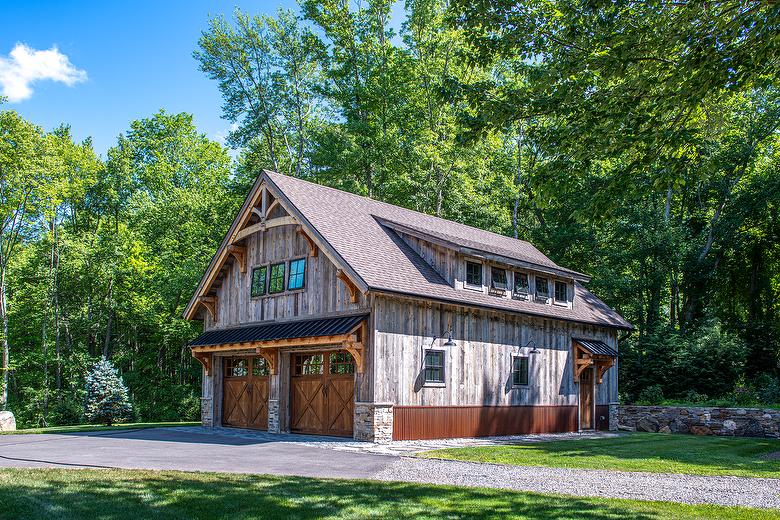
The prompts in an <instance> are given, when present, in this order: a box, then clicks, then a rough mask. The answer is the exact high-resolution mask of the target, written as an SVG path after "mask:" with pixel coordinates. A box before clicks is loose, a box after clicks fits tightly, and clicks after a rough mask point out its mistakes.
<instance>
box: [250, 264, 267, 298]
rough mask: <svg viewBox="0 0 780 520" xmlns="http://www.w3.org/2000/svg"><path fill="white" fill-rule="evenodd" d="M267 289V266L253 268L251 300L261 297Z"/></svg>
mask: <svg viewBox="0 0 780 520" xmlns="http://www.w3.org/2000/svg"><path fill="white" fill-rule="evenodd" d="M267 289H268V266H267V265H264V266H261V267H255V268H254V269H252V290H251V291H250V292H251V294H252V298H256V297H258V296H262V295H264V294H265V291H266V290H267Z"/></svg>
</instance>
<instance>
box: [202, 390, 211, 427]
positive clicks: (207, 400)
mask: <svg viewBox="0 0 780 520" xmlns="http://www.w3.org/2000/svg"><path fill="white" fill-rule="evenodd" d="M200 423H201V425H203V427H205V428H211V427H213V426H214V400H213V399H212V398H211V397H201V398H200Z"/></svg>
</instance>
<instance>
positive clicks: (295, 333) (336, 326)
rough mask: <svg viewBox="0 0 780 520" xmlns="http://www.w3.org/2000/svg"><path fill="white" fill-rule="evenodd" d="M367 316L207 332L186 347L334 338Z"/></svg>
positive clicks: (320, 319) (348, 330)
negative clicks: (319, 337) (321, 337)
mask: <svg viewBox="0 0 780 520" xmlns="http://www.w3.org/2000/svg"><path fill="white" fill-rule="evenodd" d="M367 316H368V314H359V315H356V316H337V317H335V318H319V319H314V320H300V321H289V322H284V323H266V324H260V325H247V326H244V327H233V328H230V329H219V330H210V331H208V332H204V333H203V334H201V335H200V336H198V337H197V338H196V339H195V340H193V341H192V342H191V343H190V345H189V346H190V347H202V346H207V345H221V344H224V343H253V342H256V341H273V340H279V339H299V338H313V337H317V336H338V335H341V334H347V333H349V332H351V331H353V330H354V329H355V327H357V326H358V325H359V324H360V322H361V321H363V320H364V319H366V317H367Z"/></svg>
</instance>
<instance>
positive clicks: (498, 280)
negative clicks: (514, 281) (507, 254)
mask: <svg viewBox="0 0 780 520" xmlns="http://www.w3.org/2000/svg"><path fill="white" fill-rule="evenodd" d="M490 288H491V289H496V290H499V291H506V290H507V283H506V270H505V269H501V268H500V267H491V268H490Z"/></svg>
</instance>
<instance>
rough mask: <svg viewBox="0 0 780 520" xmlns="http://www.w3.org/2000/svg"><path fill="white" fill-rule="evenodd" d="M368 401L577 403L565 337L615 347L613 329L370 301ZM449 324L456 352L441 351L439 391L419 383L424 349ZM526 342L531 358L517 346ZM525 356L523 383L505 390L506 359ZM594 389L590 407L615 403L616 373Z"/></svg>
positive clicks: (446, 307)
mask: <svg viewBox="0 0 780 520" xmlns="http://www.w3.org/2000/svg"><path fill="white" fill-rule="evenodd" d="M373 302H374V305H373V312H374V320H373V321H374V337H373V350H374V353H373V356H374V357H373V360H374V365H375V366H374V371H375V378H376V383H375V386H374V400H375V401H377V402H391V403H394V404H395V405H396V406H401V407H403V406H464V405H468V406H474V405H479V406H486V405H488V406H498V405H502V406H517V405H546V406H577V404H578V393H579V392H578V385H577V383H575V382H574V377H573V368H572V341H571V338H572V337H578V336H583V337H589V338H594V339H600V340H602V341H604V342H605V343H607V344H608V345H610V346H611V347H612V348H615V349H616V350H617V336H616V333H615V331H613V330H611V329H606V328H602V327H595V326H588V325H583V324H576V323H567V322H562V321H557V320H549V319H543V318H537V317H531V316H520V315H510V314H503V313H498V312H491V311H481V310H475V309H467V308H459V307H455V306H452V305H444V304H438V303H426V302H419V301H414V300H412V299H407V298H395V297H388V296H375V297H374V299H373ZM450 322H451V323H452V327H453V339H454V341H455V343H456V346H455V347H443V346H442V344H443V341H444V340H442V339H439V340H437V341H436V342H435V344H434V346H433V348H436V349H441V350H444V352H445V386H444V387H434V386H426V385H425V384H424V381H423V370H422V368H423V367H422V363H423V360H424V351H425V350H427V349H428V348H430V346H431V341H432V340H433V337H434V336H440V335H441V333H442V332H443V331H445V330H446V329H447V326H448V323H450ZM529 340H533V341H534V343H535V344H536V346H537V347H538V348H539V351H540V352H539V353H538V354H528V352H529V350H530V348H529V347H524V346H525V345H527V344H528V341H529ZM520 354H522V355H528V356H529V370H530V378H529V379H530V380H529V385H528V386H522V387H516V386H513V385H512V373H511V366H512V356H513V355H520ZM596 386H597V391H596V399H597V404H604V405H606V404H608V403H610V402H613V401H617V368H616V367H613V368H611V369H610V370H608V371H607V372H606V373H605V374H604V380H603V383H602V384H600V385H596Z"/></svg>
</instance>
